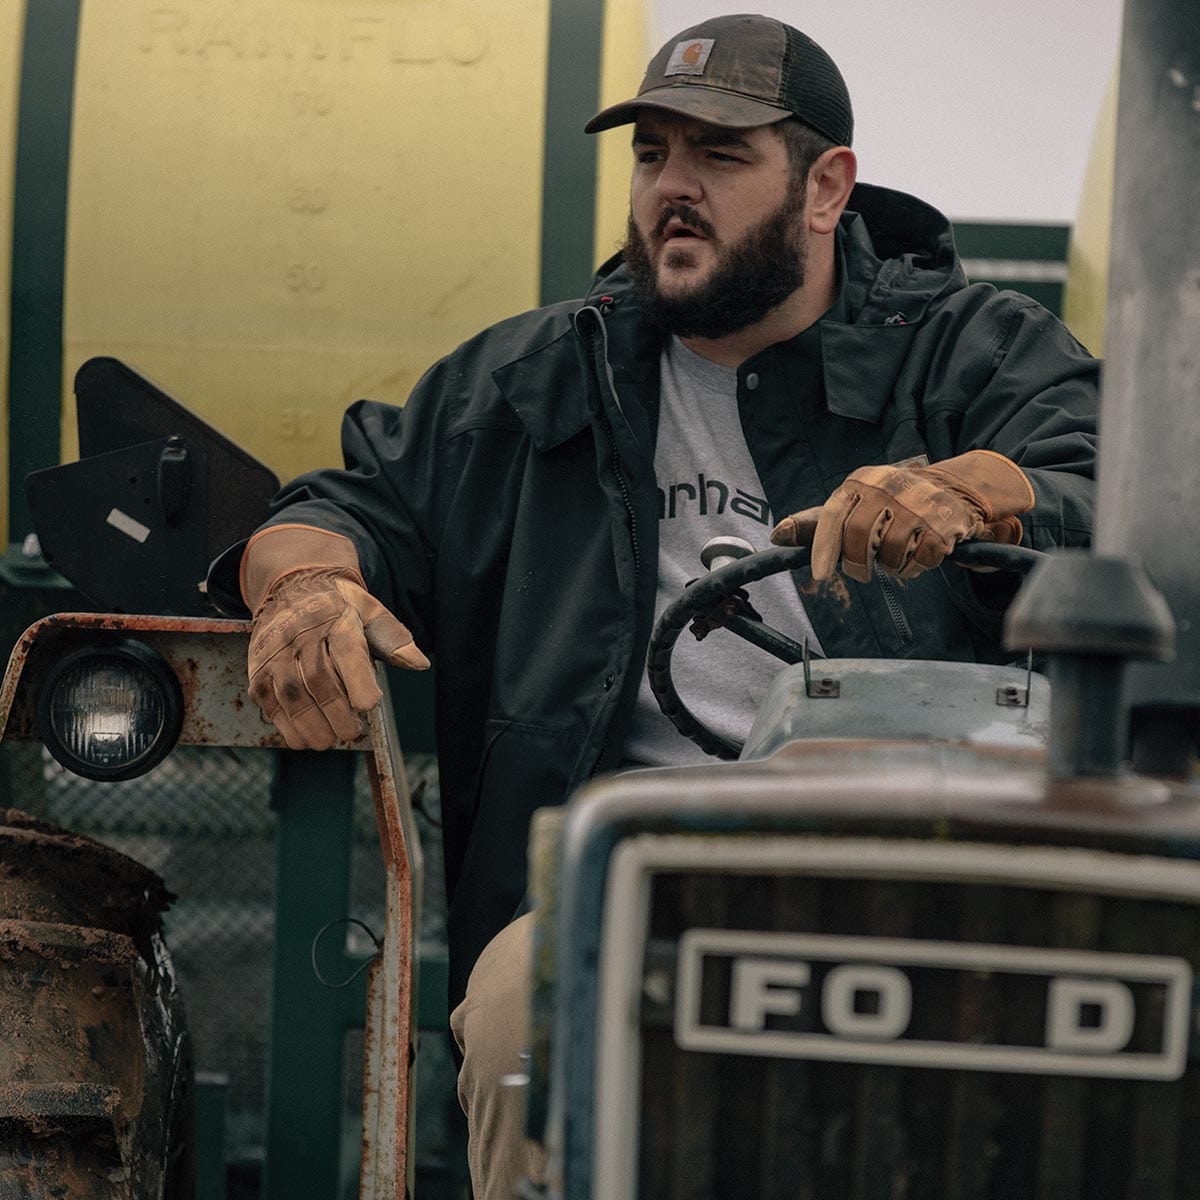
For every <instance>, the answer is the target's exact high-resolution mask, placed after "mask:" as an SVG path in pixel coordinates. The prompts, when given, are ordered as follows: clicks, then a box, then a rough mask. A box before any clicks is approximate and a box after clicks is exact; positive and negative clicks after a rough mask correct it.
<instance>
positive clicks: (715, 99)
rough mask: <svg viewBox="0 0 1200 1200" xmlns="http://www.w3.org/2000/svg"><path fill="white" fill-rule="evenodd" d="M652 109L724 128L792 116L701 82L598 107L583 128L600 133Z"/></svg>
mask: <svg viewBox="0 0 1200 1200" xmlns="http://www.w3.org/2000/svg"><path fill="white" fill-rule="evenodd" d="M643 108H654V109H659V110H660V111H662V112H673V113H680V114H682V115H683V116H685V117H692V118H694V119H695V120H697V121H703V122H705V123H706V124H708V125H719V126H721V127H722V128H725V129H750V128H752V127H753V126H755V125H773V124H774V123H775V122H776V121H782V120H783V119H784V118H785V117H790V116H791V115H792V113H791V111H790V110H789V109H786V108H779V107H777V106H776V105H774V104H764V103H763V102H762V101H761V100H751V99H750V97H748V96H742V95H739V94H738V93H736V92H725V91H722V90H721V89H720V88H711V87H705V86H704V85H703V84H699V83H690V84H675V85H673V86H671V87H663V88H654V89H652V90H651V91H648V92H645V93H644V94H643V95H641V96H635V97H634V98H633V99H632V100H624V101H622V102H621V103H620V104H613V105H610V106H609V107H608V108H604V109H601V110H600V111H599V112H598V113H597V114H596V115H595V116H594V117H593V118H592V119H591V120H590V121H589V122H588V123H587V124H586V125H585V126H584V127H583V131H584V133H599V132H600V131H601V130H602V129H612V128H614V127H615V126H617V125H629V124H631V123H632V122H633V121H636V120H637V114H638V110H639V109H643Z"/></svg>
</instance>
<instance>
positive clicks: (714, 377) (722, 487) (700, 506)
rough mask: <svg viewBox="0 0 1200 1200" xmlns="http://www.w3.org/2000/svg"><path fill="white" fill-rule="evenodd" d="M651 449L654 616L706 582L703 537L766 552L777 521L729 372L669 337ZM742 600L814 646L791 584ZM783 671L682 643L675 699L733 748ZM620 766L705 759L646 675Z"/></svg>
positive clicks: (726, 651)
mask: <svg viewBox="0 0 1200 1200" xmlns="http://www.w3.org/2000/svg"><path fill="white" fill-rule="evenodd" d="M661 379H662V382H661V392H660V405H661V407H660V411H659V418H658V443H657V448H656V450H655V454H654V473H655V477H656V478H657V481H658V508H659V511H658V517H659V521H658V533H659V552H658V596H657V599H656V601H655V619H656V620H657V618H658V616H659V615H660V614H661V613H662V612H663V610H664V609H665V608H666V607H667V605H668V604H670V603H671V602H672V601H674V600H676V599H678V597H679V595H680V593H681V592H682V591H683V588H684V586H685V585H686V584H687V583H688V582H689V581H690V580H692V579H695V578H697V577H698V576H700V575H702V574H704V572H705V568H704V566H703V565H702V564H701V562H700V550H701V547H702V546H703V545H704V543H705V542H707V541H708V540H709V538H712V537H716V536H717V535H718V534H721V535H726V534H731V535H734V536H736V537H741V538H745V539H746V540H747V541H748V542H750V543H751V544H752V545H753V546H754V547H755V548H756V549H766V548H767V547H768V546H769V545H770V540H769V535H770V532H771V529H772V528H773V526H774V524H775V521H776V520H777V519H779V518H780V517H783V516H786V515H787V514H786V513H780V514H772V513H771V511H770V509H769V507H768V505H767V501H766V499H765V497H764V495H763V486H762V483H761V482H760V480H759V478H758V471H757V470H756V469H755V467H754V461H753V459H751V457H750V451H749V448H748V447H747V445H746V438H745V435H744V434H743V432H742V423H741V418H740V417H739V416H738V401H737V371H736V370H734V369H733V368H732V367H723V366H720V365H719V364H717V363H713V362H709V361H708V359H706V358H701V357H700V356H699V355H698V354H696V353H694V352H693V351H691V350H689V349H688V348H687V347H686V346H685V345H684V344H683V343H682V342H680V341H679V340H678V339H677V338H671V339H669V340H668V342H667V344H666V346H665V348H664V350H663V354H662V362H661ZM747 592H748V594H749V596H750V601H751V603H752V604H753V605H754V607H755V608H756V609H757V610H758V612H759V613H760V614H761V616H762V618H763V620H764V621H765V622H766V623H767V624H768V625H771V626H774V627H775V628H776V629H778V630H779V631H780V632H781V633H786V634H788V635H789V636H791V637H793V638H795V639H796V641H803V640H804V638H806V637H807V638H808V642H809V647H810V649H811V650H812V652H813V653H814V654H820V653H821V649H820V645H819V643H818V642H817V639H816V635H815V634H814V633H813V629H812V625H811V624H810V623H809V620H808V617H807V615H806V613H805V612H804V606H803V605H802V604H801V602H800V596H799V594H798V593H797V591H796V587H795V584H794V583H793V582H792V578H791V576H790V575H787V574H782V575H773V576H771V577H770V578H768V579H764V580H761V581H760V582H758V583H755V584H752V585H751V586H750V587H749V588H748V589H747ZM782 668H783V664H782V663H781V662H780V661H779V660H778V659H777V658H774V657H772V656H771V655H769V654H767V653H766V652H765V651H763V650H760V649H758V647H756V646H752V645H750V643H749V642H746V641H743V640H742V639H741V638H740V637H738V636H737V635H736V634H733V633H730V632H729V631H728V630H726V629H718V630H716V631H714V632H713V633H710V634H709V635H708V636H707V637H706V638H705V639H704V641H703V642H697V641H696V639H695V638H694V637H693V636H692V634H691V632H690V631H689V630H686V629H685V630H684V631H683V633H681V634H680V635H679V640H678V641H677V642H676V644H675V653H674V657H673V659H672V663H671V671H672V676H673V678H674V680H675V687H676V690H677V691H678V692H679V694H680V696H681V697H682V698H683V700H684V701H685V702H686V703H687V705H688V707H689V708H690V709H691V710H692V712H693V713H695V714H696V716H697V717H699V718H700V720H702V721H703V722H704V723H705V724H707V725H708V726H710V727H711V728H712V729H715V730H716V731H717V732H719V733H722V734H724V735H726V736H728V737H733V738H737V739H738V740H742V739H744V738H745V736H746V734H747V733H748V732H749V730H750V725H751V723H752V722H753V720H754V715H755V713H756V712H757V711H758V707H759V705H760V704H761V703H762V699H763V697H764V695H765V694H766V690H767V687H768V685H769V684H770V682H771V680H772V679H774V678H775V676H776V675H777V674H778V673H779V671H780V670H781V669H782ZM622 760H623V763H624V765H626V766H673V765H678V764H680V763H688V762H711V761H712V760H711V759H710V758H709V756H708V755H706V754H705V753H704V752H703V751H702V750H701V749H700V748H699V747H698V746H697V745H695V743H693V742H691V741H689V740H687V739H686V738H684V737H683V735H682V734H680V733H679V732H678V731H677V730H676V729H675V727H674V726H673V725H672V724H671V723H670V721H668V720H667V718H666V717H664V716H663V715H662V713H661V712H660V711H659V707H658V702H657V701H656V700H655V699H654V696H653V694H652V693H651V691H650V683H649V680H648V679H647V678H646V675H645V672H644V671H643V675H642V686H641V690H640V692H639V693H638V700H637V706H636V709H635V711H634V716H633V724H632V726H631V727H630V730H629V735H628V737H627V738H626V740H625V745H624V747H623V749H622Z"/></svg>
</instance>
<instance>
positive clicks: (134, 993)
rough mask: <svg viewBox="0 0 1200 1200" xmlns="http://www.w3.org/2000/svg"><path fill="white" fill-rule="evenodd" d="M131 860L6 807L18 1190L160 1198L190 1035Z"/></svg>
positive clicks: (7, 1102) (0, 1078) (0, 1153)
mask: <svg viewBox="0 0 1200 1200" xmlns="http://www.w3.org/2000/svg"><path fill="white" fill-rule="evenodd" d="M171 898H172V897H171V895H170V893H169V892H168V891H167V890H166V888H165V887H164V886H163V883H162V881H161V880H160V879H159V878H158V876H157V875H155V874H154V873H153V872H152V871H149V870H147V869H146V868H145V867H142V866H141V865H140V864H138V863H136V862H134V861H133V860H132V859H128V858H126V857H125V856H124V855H121V854H119V853H117V852H116V851H114V850H111V849H109V848H108V847H106V846H102V845H100V844H99V843H97V842H93V841H91V839H89V838H84V837H80V836H78V835H76V834H72V833H69V832H68V831H66V830H63V829H59V828H58V827H56V826H53V825H51V824H49V823H48V822H45V821H41V820H38V819H37V818H35V817H32V816H30V815H29V814H27V813H22V812H20V811H18V810H14V809H7V810H0V1029H2V1030H3V1031H4V1036H3V1037H2V1038H0V1161H2V1162H3V1163H4V1166H5V1170H6V1171H7V1170H8V1169H9V1167H10V1166H11V1167H12V1169H13V1170H19V1171H22V1172H26V1173H27V1174H28V1179H27V1180H20V1181H19V1180H16V1179H13V1178H11V1177H10V1176H9V1175H8V1174H5V1176H4V1181H5V1183H6V1184H8V1183H13V1184H14V1185H15V1186H18V1188H20V1187H22V1186H25V1184H28V1186H27V1187H26V1190H24V1191H18V1193H17V1194H20V1195H30V1196H42V1195H46V1196H50V1195H53V1196H58V1197H64V1198H67V1200H70V1198H72V1197H79V1198H80V1200H83V1198H85V1197H93V1196H95V1195H96V1192H95V1187H96V1180H97V1178H104V1179H106V1180H107V1181H108V1183H109V1184H110V1185H111V1188H110V1189H107V1190H105V1195H106V1196H111V1197H112V1198H113V1200H134V1197H141V1196H146V1195H160V1194H162V1191H163V1183H164V1179H165V1177H166V1174H167V1172H168V1170H169V1169H170V1168H169V1159H170V1152H171V1148H172V1147H171V1139H172V1122H173V1116H174V1104H175V1102H176V1101H177V1100H181V1099H182V1098H183V1096H184V1092H185V1087H184V1083H183V1082H182V1081H184V1080H186V1079H187V1078H188V1057H187V1050H186V1044H187V1043H186V1031H185V1028H184V1025H183V1019H182V1009H181V1007H180V1005H179V1001H178V995H177V990H176V987H175V980H174V976H173V974H172V972H171V969H170V960H169V958H168V957H167V955H166V951H165V948H164V947H163V946H162V942H161V936H160V930H159V926H160V919H161V913H162V910H163V908H165V907H166V905H167V904H168V903H169V902H170V900H171Z"/></svg>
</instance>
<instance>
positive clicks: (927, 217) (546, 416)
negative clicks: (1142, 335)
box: [492, 183, 967, 451]
mask: <svg viewBox="0 0 1200 1200" xmlns="http://www.w3.org/2000/svg"><path fill="white" fill-rule="evenodd" d="M838 247H839V256H840V273H841V287H840V289H839V293H838V299H837V301H836V302H835V304H834V306H833V307H832V308H831V309H830V311H829V312H828V313H827V314H826V315H825V316H824V317H823V318H822V320H821V322H820V325H819V330H820V347H821V357H822V367H823V371H824V378H825V398H826V404H827V405H828V407H829V410H830V412H832V413H834V414H836V415H837V416H842V417H850V418H852V419H854V420H859V421H870V422H873V423H878V421H879V419H880V417H881V416H882V414H883V410H884V407H885V406H886V404H887V402H888V399H889V397H890V396H891V394H892V391H893V389H894V387H895V383H896V379H897V378H898V376H899V374H900V371H901V369H902V368H903V366H904V362H905V360H906V359H907V357H908V353H909V349H910V347H911V345H912V341H913V338H914V337H915V336H916V332H917V329H918V328H919V327H920V326H921V324H922V323H923V322H924V320H925V316H926V312H927V310H928V309H929V307H930V305H931V304H932V303H933V302H934V301H935V300H937V299H938V298H939V297H941V296H943V295H945V294H946V293H948V292H953V291H957V290H958V289H959V288H961V287H963V286H965V285H966V282H967V280H966V276H965V274H964V272H963V269H962V264H961V263H960V261H959V259H958V256H957V254H956V252H955V249H954V239H953V234H952V232H951V227H950V223H949V221H948V220H947V219H946V218H945V217H944V216H943V215H942V214H941V213H939V212H938V211H937V210H936V209H934V208H932V207H931V206H930V205H928V204H926V203H925V202H924V201H922V200H918V199H917V198H916V197H914V196H909V195H907V194H905V193H904V192H897V191H893V190H892V189H890V188H882V187H876V186H873V185H871V184H863V183H860V184H858V185H856V186H855V189H854V191H853V192H852V193H851V196H850V202H849V204H848V205H847V208H846V212H845V213H843V215H842V220H841V225H840V227H839V232H838ZM542 312H543V314H548V315H549V316H550V317H551V318H552V320H551V323H550V330H551V335H550V336H547V337H546V339H545V341H544V342H543V343H542V344H541V345H540V346H538V347H536V348H534V349H533V350H530V351H528V352H527V353H525V354H524V355H522V356H521V357H520V358H517V359H515V360H513V361H511V362H509V363H506V364H505V365H503V366H501V367H499V368H497V369H496V370H494V371H493V372H492V378H493V379H494V380H495V382H496V384H497V386H498V387H499V388H500V389H501V391H502V392H503V393H504V395H505V397H506V398H507V400H508V402H509V404H511V405H512V407H513V409H514V410H515V411H516V412H517V414H518V415H519V416H520V418H521V420H522V422H523V423H524V425H525V427H526V428H527V429H528V430H529V433H530V436H531V438H532V439H533V443H534V445H535V446H536V447H537V448H538V449H539V450H541V451H546V450H552V449H553V448H554V447H555V446H558V445H561V444H562V443H563V442H565V441H567V440H568V439H569V438H572V437H574V436H575V435H576V434H577V433H579V432H580V431H581V430H583V429H584V427H585V426H586V425H587V424H588V422H589V420H590V414H589V413H588V406H587V400H586V397H585V394H584V390H583V389H582V388H579V387H578V386H561V387H559V386H556V384H555V382H554V381H556V380H558V379H560V378H563V377H562V376H559V375H558V373H557V372H555V371H547V369H546V367H545V365H544V361H543V357H542V356H543V355H545V354H553V355H560V354H562V353H563V352H564V346H563V345H562V344H560V343H564V342H569V343H571V344H573V347H574V350H575V353H576V356H577V358H578V362H579V366H580V368H581V369H583V370H590V369H591V368H590V365H589V363H588V361H587V353H586V349H585V345H584V339H585V338H586V337H587V336H589V335H591V336H597V335H599V334H600V333H601V332H602V331H601V328H600V325H601V324H602V325H603V331H604V332H606V335H607V340H608V342H609V344H610V345H611V346H613V347H616V350H615V352H614V353H612V354H611V355H610V359H609V361H610V366H611V370H612V381H613V384H614V385H615V386H616V387H617V389H618V393H619V395H620V397H621V400H622V402H625V401H626V400H627V399H629V400H634V399H638V400H640V401H641V402H643V403H645V404H647V406H649V405H652V404H653V402H654V398H655V397H654V395H653V390H654V389H655V388H656V387H657V380H658V362H659V355H660V352H661V350H662V342H663V338H662V335H661V334H660V333H658V332H656V331H655V330H653V329H651V328H650V327H649V326H648V325H647V323H646V322H645V321H644V320H643V319H642V314H641V309H640V306H639V305H638V302H637V298H636V296H635V295H634V292H633V286H632V283H631V282H630V279H629V272H628V270H627V269H626V268H625V266H624V264H623V262H622V260H621V256H620V255H616V256H614V257H613V258H611V259H609V261H608V262H606V263H605V264H604V265H603V266H601V267H600V269H599V270H598V271H597V273H596V276H595V279H594V280H593V283H592V287H591V289H590V290H589V293H588V296H587V299H586V300H585V301H584V302H583V304H582V306H580V305H579V304H578V303H576V304H574V305H557V306H555V308H554V309H551V310H542ZM800 336H801V337H803V336H804V335H803V334H801V335H800ZM766 353H770V351H767V352H766ZM548 388H549V389H550V391H551V392H552V394H551V395H548V394H547V393H548Z"/></svg>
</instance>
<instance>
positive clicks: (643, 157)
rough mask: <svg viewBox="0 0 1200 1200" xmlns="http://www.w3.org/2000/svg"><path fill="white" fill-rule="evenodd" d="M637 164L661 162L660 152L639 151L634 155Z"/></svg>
mask: <svg viewBox="0 0 1200 1200" xmlns="http://www.w3.org/2000/svg"><path fill="white" fill-rule="evenodd" d="M636 158H637V161H638V162H639V163H655V162H660V161H661V160H662V151H661V150H639V151H638V152H637V155H636Z"/></svg>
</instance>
